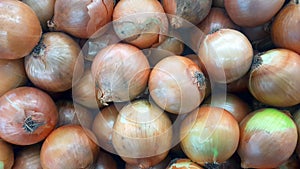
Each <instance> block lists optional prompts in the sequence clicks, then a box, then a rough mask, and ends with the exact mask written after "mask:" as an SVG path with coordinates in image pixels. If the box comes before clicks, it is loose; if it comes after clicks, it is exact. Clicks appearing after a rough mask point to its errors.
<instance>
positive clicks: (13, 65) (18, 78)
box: [0, 59, 27, 96]
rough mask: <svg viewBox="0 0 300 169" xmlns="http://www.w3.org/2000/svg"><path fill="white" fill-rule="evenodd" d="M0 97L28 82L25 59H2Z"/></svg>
mask: <svg viewBox="0 0 300 169" xmlns="http://www.w3.org/2000/svg"><path fill="white" fill-rule="evenodd" d="M0 77H1V80H0V96H2V95H3V94H4V93H6V92H8V91H9V90H11V89H13V88H16V87H19V86H22V85H24V84H25V83H26V81H27V76H26V73H25V68H24V59H13V60H7V59H0Z"/></svg>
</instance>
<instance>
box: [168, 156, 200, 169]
mask: <svg viewBox="0 0 300 169" xmlns="http://www.w3.org/2000/svg"><path fill="white" fill-rule="evenodd" d="M166 169H203V168H202V167H201V166H199V165H198V164H196V163H194V162H192V161H191V160H190V159H187V158H180V159H175V160H172V162H171V163H170V164H169V166H168V167H167V168H166Z"/></svg>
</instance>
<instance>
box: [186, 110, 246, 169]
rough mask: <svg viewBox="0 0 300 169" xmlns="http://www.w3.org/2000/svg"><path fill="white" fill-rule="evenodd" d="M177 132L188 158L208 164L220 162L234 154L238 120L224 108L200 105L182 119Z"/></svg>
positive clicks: (237, 137) (237, 140) (236, 144)
mask: <svg viewBox="0 0 300 169" xmlns="http://www.w3.org/2000/svg"><path fill="white" fill-rule="evenodd" d="M195 116H196V118H195ZM180 135H181V138H182V141H181V147H182V150H183V151H184V153H185V154H186V155H187V157H189V158H190V159H191V160H192V161H194V162H196V163H198V164H200V165H203V166H204V165H206V166H209V165H218V164H221V163H223V162H225V161H226V160H228V159H229V158H230V157H231V156H232V155H233V154H234V152H235V151H236V149H237V147H238V143H239V136H240V131H239V125H238V122H237V121H236V120H235V119H234V117H233V116H232V115H231V114H230V113H229V112H228V111H227V110H224V109H222V108H218V107H212V106H207V105H203V106H201V107H200V108H199V109H197V110H195V111H193V112H192V113H191V114H189V116H187V117H186V118H185V119H184V121H183V122H182V125H181V130H180Z"/></svg>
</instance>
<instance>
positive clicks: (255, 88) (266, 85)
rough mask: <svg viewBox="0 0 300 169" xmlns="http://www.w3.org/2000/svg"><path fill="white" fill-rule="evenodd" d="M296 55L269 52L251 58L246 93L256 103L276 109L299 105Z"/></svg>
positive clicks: (299, 58)
mask: <svg viewBox="0 0 300 169" xmlns="http://www.w3.org/2000/svg"><path fill="white" fill-rule="evenodd" d="M299 74H300V56H299V55H298V54H297V53H295V52H293V51H291V50H287V49H272V50H269V51H267V52H265V53H260V54H258V55H256V56H255V57H254V62H253V64H252V69H251V72H250V76H249V85H248V88H249V91H250V92H251V94H252V95H253V96H254V97H255V98H256V99H257V100H258V101H260V102H262V103H264V104H267V105H272V106H276V107H288V106H293V105H296V104H298V103H300V79H299V78H296V77H298V75H299Z"/></svg>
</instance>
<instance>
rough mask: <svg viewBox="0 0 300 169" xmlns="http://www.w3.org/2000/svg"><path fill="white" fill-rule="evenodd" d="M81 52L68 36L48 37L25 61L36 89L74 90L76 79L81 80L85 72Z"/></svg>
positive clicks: (50, 34)
mask: <svg viewBox="0 0 300 169" xmlns="http://www.w3.org/2000/svg"><path fill="white" fill-rule="evenodd" d="M79 52H80V47H79V45H78V44H77V43H76V42H75V40H73V39H72V38H71V37H70V36H68V35H67V34H65V33H62V32H48V33H45V34H43V36H42V39H41V41H40V42H39V44H38V45H37V46H36V47H35V48H34V50H33V51H32V52H31V53H30V55H28V56H26V57H25V69H26V74H27V76H28V78H29V79H30V80H31V82H32V83H33V84H34V85H35V86H36V87H39V88H41V89H44V90H46V91H49V92H63V91H66V90H68V89H71V88H72V85H73V83H74V81H73V77H74V76H77V77H81V76H82V74H83V71H84V63H83V62H84V61H83V56H82V55H79ZM77 77H76V78H77ZM78 79H79V78H78Z"/></svg>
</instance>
